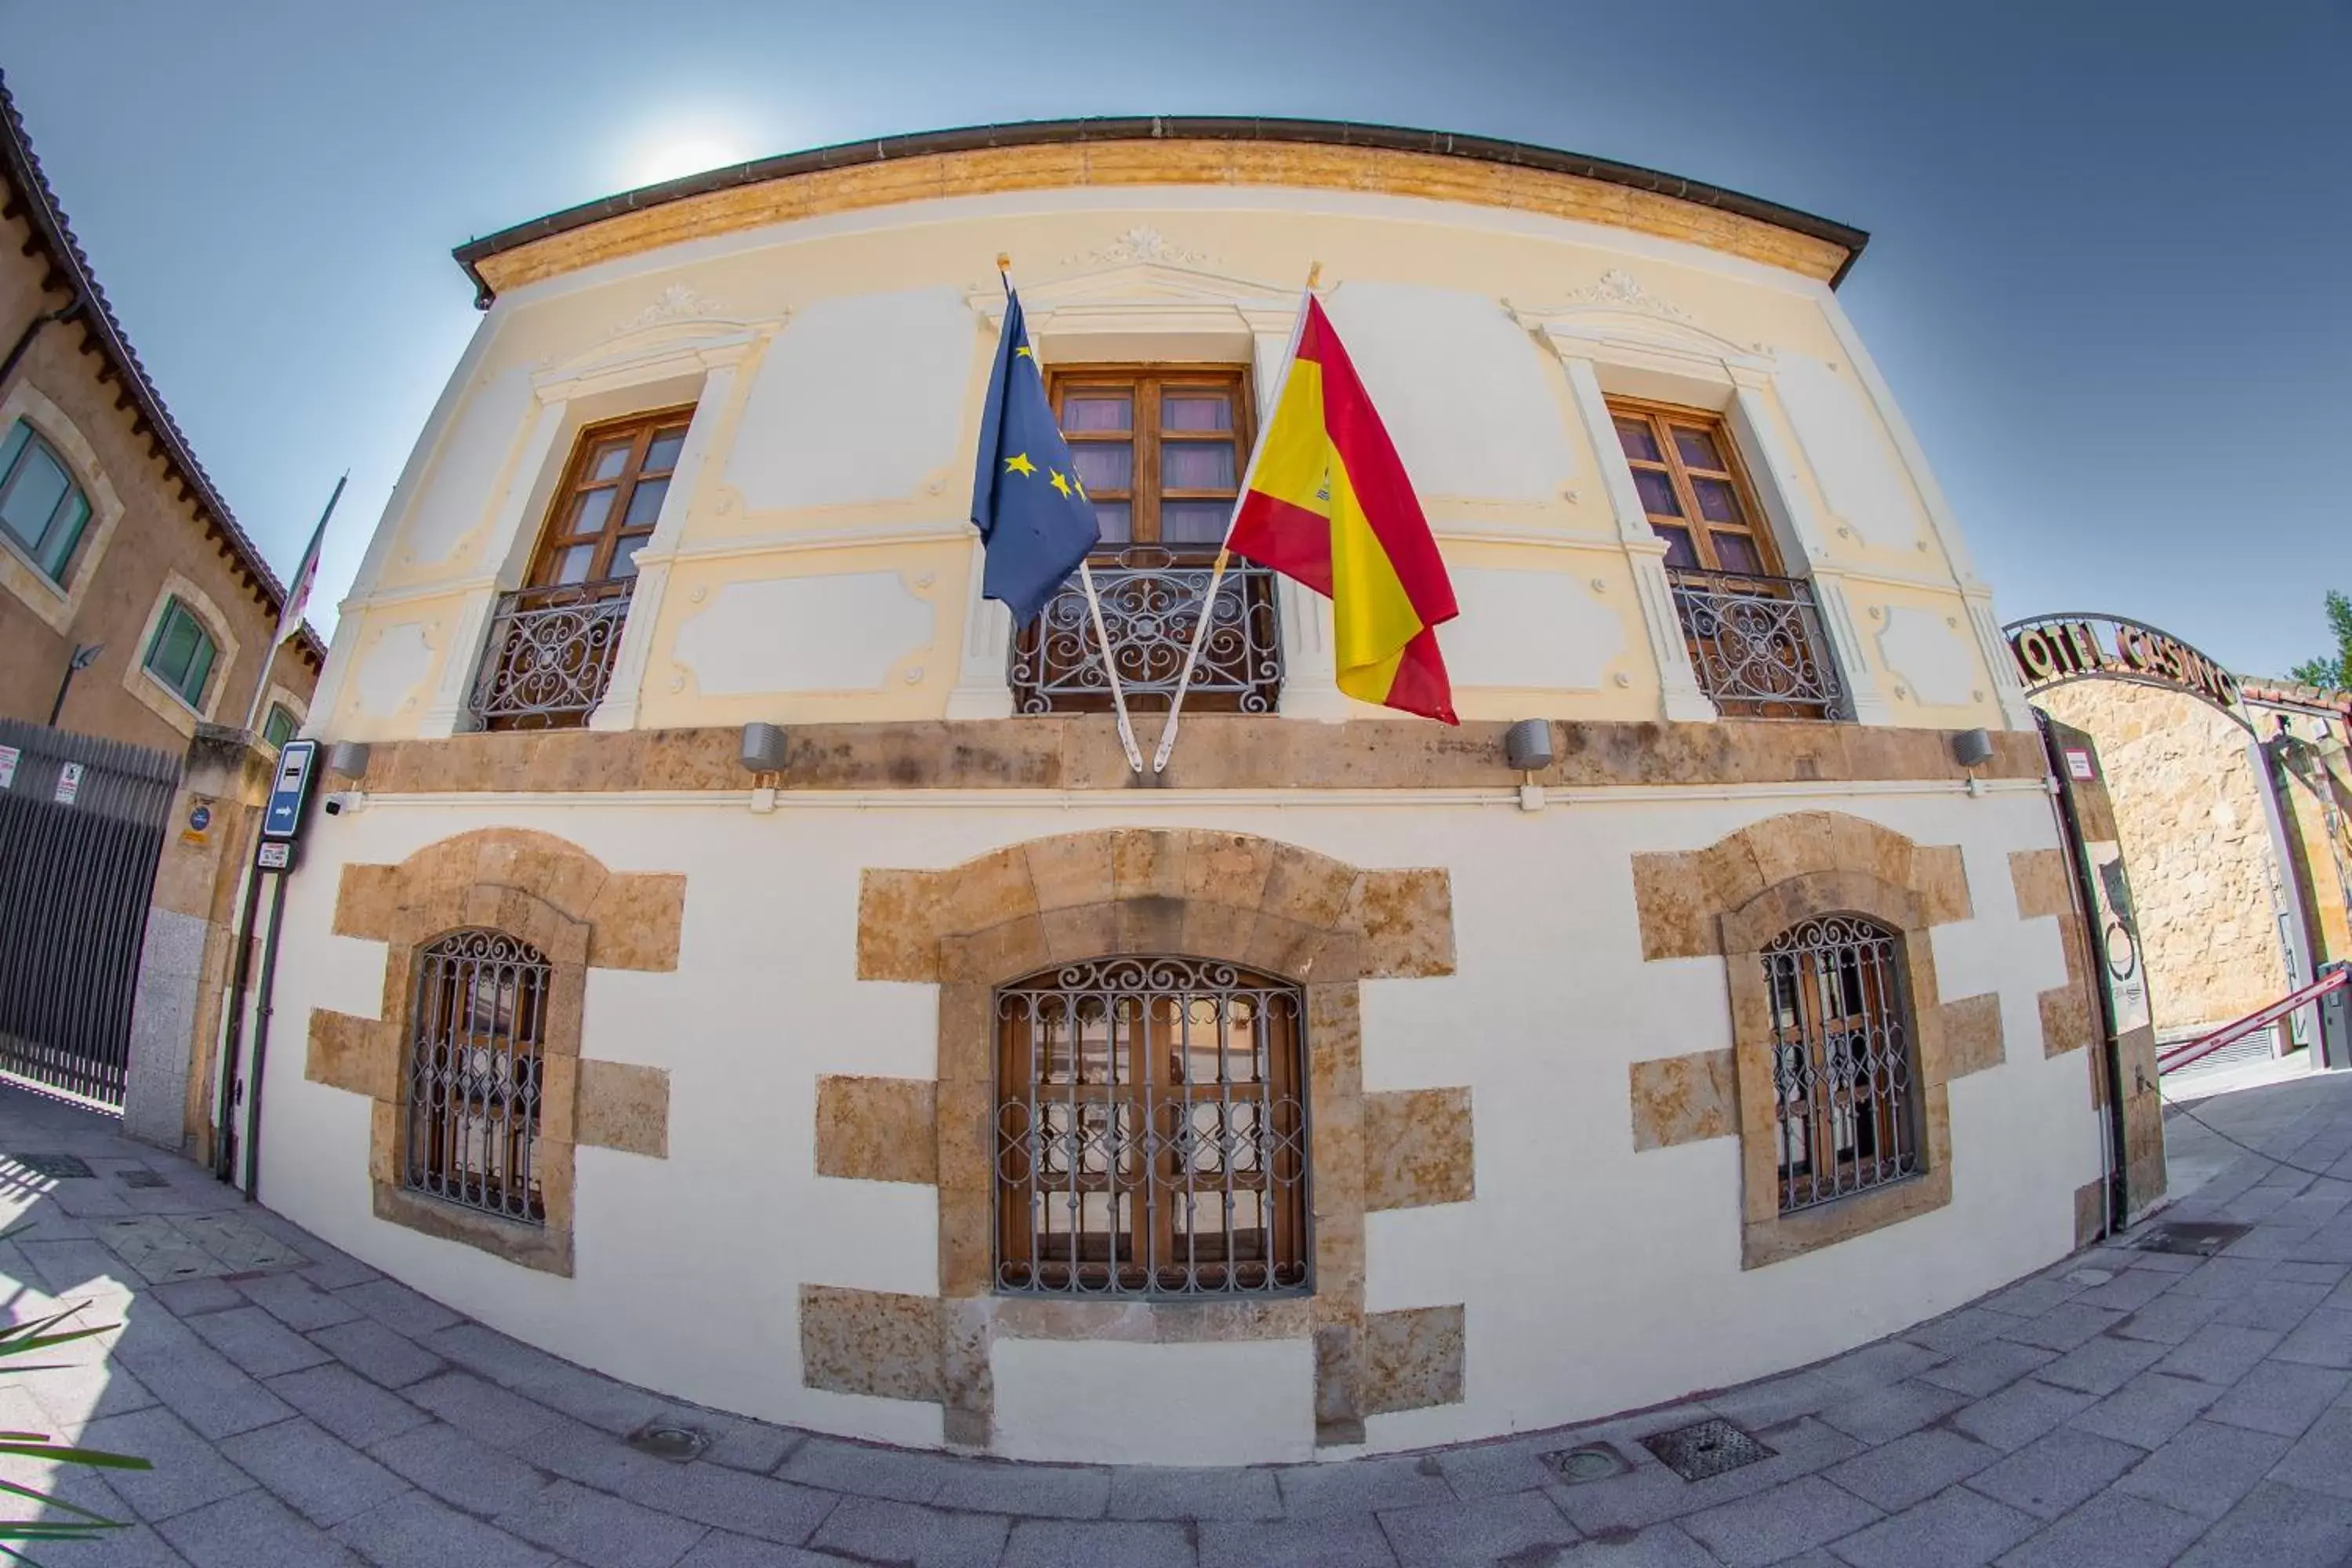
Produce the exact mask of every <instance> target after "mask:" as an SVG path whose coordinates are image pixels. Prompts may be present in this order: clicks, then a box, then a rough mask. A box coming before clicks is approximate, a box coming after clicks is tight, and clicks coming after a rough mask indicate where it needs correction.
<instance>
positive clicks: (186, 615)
mask: <svg viewBox="0 0 2352 1568" xmlns="http://www.w3.org/2000/svg"><path fill="white" fill-rule="evenodd" d="M218 655H219V649H218V648H216V647H215V646H214V643H213V639H212V634H211V633H210V632H207V631H206V630H205V625H204V623H203V622H202V621H200V620H198V619H196V616H195V612H194V611H193V610H191V609H189V608H188V606H187V605H184V604H182V603H181V602H180V601H179V600H178V599H176V598H174V599H173V600H172V602H171V603H170V604H168V605H165V606H164V607H163V624H162V625H161V626H157V627H156V628H155V640H154V641H153V642H152V643H150V644H148V645H147V673H148V674H150V675H152V676H153V677H154V678H155V679H158V680H160V681H162V682H163V684H164V685H166V686H168V687H170V688H171V689H173V691H175V692H177V693H179V696H180V700H181V701H183V702H185V703H186V704H187V705H188V706H189V707H191V708H194V709H196V710H199V711H201V710H203V708H204V705H205V686H206V685H208V684H209V683H210V682H211V680H212V677H213V660H214V659H215V658H217V657H218Z"/></svg>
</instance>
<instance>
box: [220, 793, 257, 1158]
mask: <svg viewBox="0 0 2352 1568" xmlns="http://www.w3.org/2000/svg"><path fill="white" fill-rule="evenodd" d="M260 830H261V821H260V817H259V816H256V817H255V818H254V832H255V835H256V837H258V836H259V834H260ZM260 907H261V873H260V872H259V871H257V870H256V869H254V868H253V867H252V866H251V865H250V864H249V863H248V864H247V867H246V872H245V908H244V910H242V912H240V913H239V914H238V916H237V921H236V966H235V967H234V968H233V969H232V970H231V971H230V977H229V983H228V1033H227V1035H226V1037H225V1038H224V1039H223V1040H222V1042H221V1059H220V1069H221V1080H220V1112H219V1115H218V1116H217V1117H216V1118H215V1122H214V1125H215V1132H214V1134H213V1174H214V1175H215V1177H217V1178H218V1179H220V1180H221V1181H224V1182H226V1181H230V1180H232V1179H234V1174H235V1172H236V1163H235V1162H236V1058H237V1052H238V1051H239V1049H240V1048H241V1047H243V1045H244V1043H245V982H246V977H247V974H248V973H251V971H252V960H253V919H254V915H255V913H256V912H257V910H259V909H260Z"/></svg>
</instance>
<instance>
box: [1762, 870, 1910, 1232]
mask: <svg viewBox="0 0 2352 1568" xmlns="http://www.w3.org/2000/svg"><path fill="white" fill-rule="evenodd" d="M1902 940H1903V939H1902V938H1901V937H1900V936H1899V935H1898V934H1897V933H1895V931H1891V930H1889V929H1888V928H1887V927H1885V926H1883V925H1880V924H1879V923H1878V922H1877V921H1872V920H1868V919H1865V918H1864V917H1863V916H1861V915H1826V916H1823V917H1822V918H1820V919H1817V920H1810V921H1804V922H1803V923H1801V924H1800V925H1797V926H1794V927H1792V928H1790V930H1788V931H1783V932H1781V933H1780V936H1778V937H1777V938H1775V939H1774V940H1773V942H1772V944H1771V945H1770V946H1769V947H1767V948H1766V949H1765V950H1764V979H1765V984H1766V988H1767V994H1768V995H1769V997H1770V999H1771V1007H1772V1089H1773V1098H1774V1100H1775V1105H1776V1114H1777V1116H1778V1120H1779V1129H1778V1144H1779V1164H1780V1212H1781V1213H1783V1214H1788V1213H1790V1212H1792V1211H1794V1210H1797V1209H1803V1208H1811V1207H1812V1206H1813V1205H1816V1204H1823V1203H1828V1202H1830V1201H1832V1199H1836V1198H1842V1197H1846V1196H1848V1195H1850V1194H1854V1193H1859V1192H1865V1191H1867V1190H1869V1189H1870V1188H1873V1187H1880V1186H1885V1185H1886V1184H1888V1183H1890V1182H1897V1181H1901V1180H1902V1179H1904V1178H1905V1177H1906V1176H1916V1175H1917V1174H1918V1173H1920V1171H1921V1170H1922V1169H1923V1166H1922V1164H1921V1162H1920V1157H1919V1141H1918V1133H1917V1123H1916V1117H1915V1115H1914V1109H1913V1105H1912V1100H1913V1093H1912V1085H1913V1083H1914V1082H1915V1081H1916V1072H1915V1069H1914V1065H1913V1061H1912V1050H1913V1042H1912V1034H1911V1016H1910V1008H1909V1006H1908V1005H1906V1001H1905V998H1904V987H1903V984H1902V980H1901V952H1902Z"/></svg>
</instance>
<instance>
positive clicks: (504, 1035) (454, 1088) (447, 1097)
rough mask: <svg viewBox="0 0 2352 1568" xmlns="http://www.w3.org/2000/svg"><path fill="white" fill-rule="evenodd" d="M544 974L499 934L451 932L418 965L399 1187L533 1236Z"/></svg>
mask: <svg viewBox="0 0 2352 1568" xmlns="http://www.w3.org/2000/svg"><path fill="white" fill-rule="evenodd" d="M552 973H553V971H552V969H551V966H550V965H549V963H548V962H547V959H546V958H545V956H544V955H542V954H541V952H539V950H538V949H536V948H534V947H532V946H530V944H529V943H528V942H519V941H517V940H516V939H515V938H513V937H510V936H508V935H507V934H506V933H505V932H503V931H487V930H471V931H452V932H451V933H449V934H448V935H447V936H445V937H442V938H440V939H439V940H438V941H436V942H433V943H431V944H430V945H429V946H427V947H426V948H425V949H424V951H423V952H419V953H418V954H417V958H416V990H415V1000H414V1002H413V1004H412V1005H411V1007H410V1018H409V1039H408V1061H407V1071H408V1083H407V1093H406V1100H407V1124H408V1125H407V1135H406V1139H405V1168H404V1173H403V1179H404V1184H406V1185H407V1186H409V1187H410V1188H412V1189H414V1190H415V1191H417V1192H420V1193H425V1194H429V1195H431V1196H433V1197H436V1198H440V1199H443V1200H445V1201H446V1202H449V1203H453V1204H462V1205H465V1206H466V1207H467V1208H474V1209H480V1210H482V1211H483V1212H485V1213H487V1214H493V1215H498V1216H499V1217H500V1218H502V1219H510V1220H519V1221H521V1222H523V1223H525V1224H528V1225H540V1224H543V1223H545V1221H546V1219H547V1197H546V1194H545V1192H544V1190H543V1188H542V1186H541V1178H540V1170H539V1161H538V1154H539V1123H540V1056H541V1046H542V1044H543V1042H544V1040H545V1038H546V1027H547V989H548V983H549V980H550V978H551V975H552Z"/></svg>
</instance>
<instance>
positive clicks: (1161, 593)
mask: <svg viewBox="0 0 2352 1568" xmlns="http://www.w3.org/2000/svg"><path fill="white" fill-rule="evenodd" d="M1211 571H1212V566H1211V563H1209V562H1206V561H1190V560H1186V559H1184V558H1182V557H1180V556H1177V555H1175V554H1173V553H1171V552H1169V551H1166V550H1161V549H1158V548H1154V547H1151V546H1145V545H1139V546H1135V547H1132V548H1130V549H1129V550H1128V551H1126V552H1124V553H1123V554H1121V555H1120V556H1118V558H1117V559H1116V561H1115V562H1113V563H1108V564H1106V563H1102V562H1097V563H1095V564H1094V567H1093V574H1094V580H1095V589H1096V595H1097V598H1098V599H1100V601H1101V603H1102V615H1103V630H1104V631H1105V632H1106V633H1107V634H1108V637H1109V641H1110V647H1111V656H1112V658H1113V659H1114V660H1115V661H1116V667H1117V668H1118V679H1119V684H1120V687H1121V689H1122V690H1123V691H1124V692H1125V694H1126V697H1127V700H1128V704H1129V706H1130V707H1133V708H1139V709H1152V708H1165V707H1166V706H1167V705H1168V700H1169V698H1170V697H1171V695H1172V694H1173V693H1174V692H1175V689H1176V683H1177V681H1178V679H1180V678H1181V676H1182V675H1183V672H1184V655H1185V651H1186V650H1187V649H1188V648H1189V647H1191V646H1192V633H1193V628H1194V627H1195V626H1198V625H1199V623H1200V618H1201V605H1202V598H1203V597H1204V595H1206V594H1207V592H1208V587H1209V578H1210V575H1211ZM1010 679H1011V683H1012V686H1013V710H1014V711H1015V712H1019V713H1068V712H1093V711H1099V710H1105V709H1108V708H1109V707H1110V705H1111V689H1110V679H1109V676H1108V672H1107V670H1106V668H1105V667H1104V664H1103V658H1102V649H1101V647H1100V645H1099V643H1098V642H1097V639H1096V637H1095V628H1094V620H1093V616H1091V614H1090V613H1089V612H1088V609H1087V595H1086V590H1085V588H1084V586H1083V585H1082V584H1080V581H1079V580H1078V579H1077V578H1076V577H1073V578H1071V579H1070V581H1069V582H1068V584H1066V585H1065V586H1064V587H1063V589H1062V591H1061V592H1060V593H1058V594H1056V595H1054V597H1053V598H1052V599H1050V600H1048V601H1047V602H1046V605H1045V610H1044V612H1043V613H1042V614H1041V615H1039V616H1038V617H1037V618H1036V620H1034V621H1033V622H1032V623H1030V624H1029V625H1028V626H1024V627H1022V628H1021V630H1020V632H1019V634H1018V635H1017V636H1015V637H1014V638H1013V656H1012V668H1011V671H1010ZM1281 689H1282V637H1281V628H1280V625H1279V622H1278V619H1277V617H1276V613H1275V597H1274V574H1273V573H1271V572H1269V571H1267V570H1266V569H1265V568H1264V567H1262V566H1253V565H1250V564H1248V563H1244V562H1235V563H1232V564H1231V565H1229V566H1227V568H1226V569H1225V574H1224V578H1223V581H1222V582H1220V583H1219V584H1218V585H1217V599H1216V604H1215V606H1214V607H1213V609H1212V611H1211V612H1210V616H1209V628H1208V632H1207V634H1206V635H1205V636H1204V637H1202V641H1201V657H1200V660H1199V662H1198V663H1197V664H1196V665H1195V666H1194V668H1193V670H1192V686H1191V688H1190V689H1189V690H1188V691H1187V692H1186V694H1185V698H1184V705H1185V708H1186V710H1188V711H1193V710H1197V711H1206V712H1215V711H1219V710H1222V711H1224V712H1228V713H1271V712H1273V711H1274V705H1275V698H1276V695H1277V694H1278V693H1279V692H1280V690H1281Z"/></svg>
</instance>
